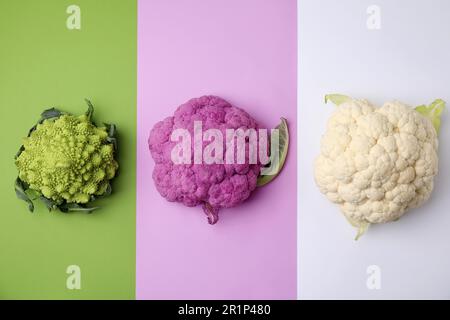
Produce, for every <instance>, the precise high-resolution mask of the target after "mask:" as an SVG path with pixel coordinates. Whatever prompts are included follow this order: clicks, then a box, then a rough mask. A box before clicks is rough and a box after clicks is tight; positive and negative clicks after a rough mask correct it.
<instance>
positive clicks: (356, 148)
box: [315, 99, 438, 228]
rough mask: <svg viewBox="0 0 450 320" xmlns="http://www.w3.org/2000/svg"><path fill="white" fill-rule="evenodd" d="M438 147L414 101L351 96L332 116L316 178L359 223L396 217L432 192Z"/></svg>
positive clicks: (428, 125)
mask: <svg viewBox="0 0 450 320" xmlns="http://www.w3.org/2000/svg"><path fill="white" fill-rule="evenodd" d="M437 150H438V140H437V133H436V130H435V127H433V123H432V121H431V120H430V119H429V118H427V117H425V116H423V115H422V114H421V113H419V112H417V111H416V110H414V109H413V108H411V107H410V106H407V105H405V104H403V103H400V102H389V103H386V104H384V105H383V106H382V107H381V108H376V107H374V106H373V105H371V104H370V103H369V102H367V101H364V100H353V99H348V100H347V101H344V102H342V103H341V104H339V105H338V106H337V109H336V111H335V112H334V114H333V115H332V116H331V118H330V119H329V121H328V126H327V130H326V133H325V135H324V136H323V137H322V143H321V152H320V155H319V157H318V158H317V159H316V161H315V180H316V183H317V185H318V187H319V189H320V191H321V192H322V193H323V194H325V195H326V197H327V198H328V199H329V200H330V201H332V202H334V203H336V204H338V205H339V206H340V208H341V210H342V212H343V213H344V215H345V216H346V218H347V219H348V220H349V221H350V222H351V223H352V224H353V225H354V226H356V227H359V228H361V227H364V226H368V225H369V224H371V223H382V222H389V221H394V220H397V219H399V218H400V217H401V216H402V215H403V214H404V213H405V212H406V211H407V210H408V209H411V208H415V207H417V206H420V205H421V204H423V203H424V202H425V201H427V200H428V198H429V197H430V195H431V192H432V190H433V178H434V176H435V175H436V174H437V172H438V154H437Z"/></svg>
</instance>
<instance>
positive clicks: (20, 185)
mask: <svg viewBox="0 0 450 320" xmlns="http://www.w3.org/2000/svg"><path fill="white" fill-rule="evenodd" d="M26 189H27V187H26V186H25V184H24V182H23V181H22V180H20V179H19V178H17V179H16V182H15V184H14V190H15V191H16V196H17V198H19V199H20V200H23V201H25V202H26V203H28V210H30V212H33V211H34V204H33V201H31V199H30V198H29V197H28V195H27V194H26V192H25V191H26Z"/></svg>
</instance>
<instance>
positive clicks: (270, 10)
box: [136, 0, 297, 299]
mask: <svg viewBox="0 0 450 320" xmlns="http://www.w3.org/2000/svg"><path fill="white" fill-rule="evenodd" d="M296 42H297V35H296V1H295V0H177V1H175V0H171V1H168V0H145V1H144V0H140V1H139V12H138V167H137V171H138V179H137V183H138V186H137V187H138V194H137V198H138V199H137V201H138V204H137V210H138V216H137V287H136V290H137V293H136V294H137V298H138V299H295V298H296V284H297V282H296V272H297V268H296V262H297V261H296V260H297V258H296V242H297V237H296V205H297V204H296V201H297V200H296V199H297V191H296V176H297V174H296V160H297V155H296V144H297V142H296V129H297V128H296V119H297V116H296V91H297V87H296V69H297V65H296V55H297V47H296ZM204 94H214V95H219V96H221V97H223V98H225V99H226V100H228V101H229V102H231V103H232V104H234V105H236V106H239V107H241V108H243V109H245V110H247V111H248V112H249V113H250V114H251V115H252V116H253V117H254V118H255V119H256V120H257V121H259V122H260V123H261V124H262V125H264V126H266V127H268V128H271V127H274V126H276V125H277V124H278V123H279V118H280V116H283V117H285V118H287V119H288V121H289V124H290V132H291V144H290V153H289V157H288V160H287V163H286V166H285V169H284V171H283V172H282V174H281V176H279V177H278V178H277V179H276V180H275V181H274V182H272V183H271V184H269V185H267V186H266V187H264V188H261V189H258V190H257V191H256V192H254V193H253V194H252V196H251V198H250V199H249V200H248V201H247V202H245V203H244V204H242V205H241V206H239V207H236V208H232V209H223V210H222V211H221V213H220V221H219V223H218V224H216V225H214V226H210V225H208V224H207V221H206V216H205V215H204V213H203V211H202V208H201V207H196V208H188V207H184V206H183V205H181V204H178V203H170V202H167V201H166V200H165V199H164V198H162V197H161V196H160V195H159V193H158V192H157V190H156V188H155V186H154V184H153V180H152V177H151V176H152V171H153V166H154V162H153V160H152V158H151V156H150V153H149V151H148V147H147V138H148V134H149V132H150V129H151V128H152V127H153V125H154V124H155V123H156V122H158V121H159V120H161V119H163V118H165V117H167V116H169V115H172V113H173V111H174V110H175V109H176V107H177V106H178V105H180V104H181V103H183V102H185V101H187V100H188V99H190V98H193V97H198V96H201V95H204Z"/></svg>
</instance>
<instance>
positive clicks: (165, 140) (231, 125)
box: [148, 96, 261, 224]
mask: <svg viewBox="0 0 450 320" xmlns="http://www.w3.org/2000/svg"><path fill="white" fill-rule="evenodd" d="M194 121H201V122H202V126H203V127H202V129H203V130H208V129H218V130H220V132H221V133H222V136H223V137H226V132H225V130H226V129H243V130H247V129H251V128H253V129H255V130H257V129H258V128H259V126H258V123H257V122H256V121H255V120H254V119H253V118H252V117H251V116H250V115H249V114H248V113H247V112H245V111H244V110H242V109H240V108H237V107H234V106H232V105H231V104H230V103H228V102H227V101H225V100H224V99H222V98H219V97H216V96H203V97H200V98H196V99H191V100H189V101H188V102H186V103H184V104H182V105H181V106H179V107H178V109H177V110H176V111H175V113H174V115H173V116H171V117H168V118H166V119H164V120H163V121H160V122H158V123H157V124H155V126H154V127H153V129H152V130H151V133H150V137H149V140H148V143H149V148H150V151H151V154H152V157H153V159H154V160H155V168H154V171H153V180H154V182H155V185H156V188H157V190H158V192H159V193H160V194H161V195H162V196H163V197H164V198H166V199H167V200H168V201H171V202H181V203H183V204H184V205H186V206H188V207H194V206H198V205H202V207H203V210H204V212H205V213H206V215H207V217H208V222H209V223H210V224H215V223H216V222H217V221H218V219H219V215H218V213H219V210H220V209H221V208H230V207H234V206H236V205H238V204H240V203H242V202H243V201H245V200H246V199H247V198H248V197H249V196H250V194H251V193H252V191H253V190H255V188H256V185H257V178H258V175H259V174H260V170H261V164H260V162H259V160H258V161H257V162H256V164H250V162H251V161H248V159H249V154H248V152H245V159H246V161H245V163H244V164H236V161H235V164H226V163H225V162H226V161H225V159H224V161H223V163H220V164H217V163H213V164H194V160H193V159H194V155H193V152H192V155H191V157H192V161H191V164H184V163H183V164H175V163H174V162H173V161H172V158H171V154H172V150H173V148H174V146H175V145H176V144H177V142H176V141H175V142H174V141H171V135H172V132H173V131H174V130H176V129H186V130H187V131H189V133H190V134H191V136H194ZM248 141H249V140H248V138H246V140H245V144H246V151H248ZM209 143H210V142H209V141H207V142H205V141H203V146H202V148H203V150H205V147H206V146H207V145H208V144H209ZM223 144H224V150H225V138H224V141H223ZM191 146H192V149H194V141H191ZM223 156H224V158H225V151H224V152H223Z"/></svg>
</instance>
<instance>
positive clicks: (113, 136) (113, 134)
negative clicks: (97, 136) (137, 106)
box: [104, 123, 118, 151]
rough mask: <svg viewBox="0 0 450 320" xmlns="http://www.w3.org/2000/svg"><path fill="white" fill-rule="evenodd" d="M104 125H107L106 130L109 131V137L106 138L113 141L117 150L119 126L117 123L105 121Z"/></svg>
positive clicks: (109, 141)
mask: <svg viewBox="0 0 450 320" xmlns="http://www.w3.org/2000/svg"><path fill="white" fill-rule="evenodd" d="M104 125H105V127H106V131H107V132H108V138H106V141H108V143H112V144H113V146H114V151H117V150H118V146H117V139H116V134H117V127H116V125H115V124H111V123H104Z"/></svg>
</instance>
